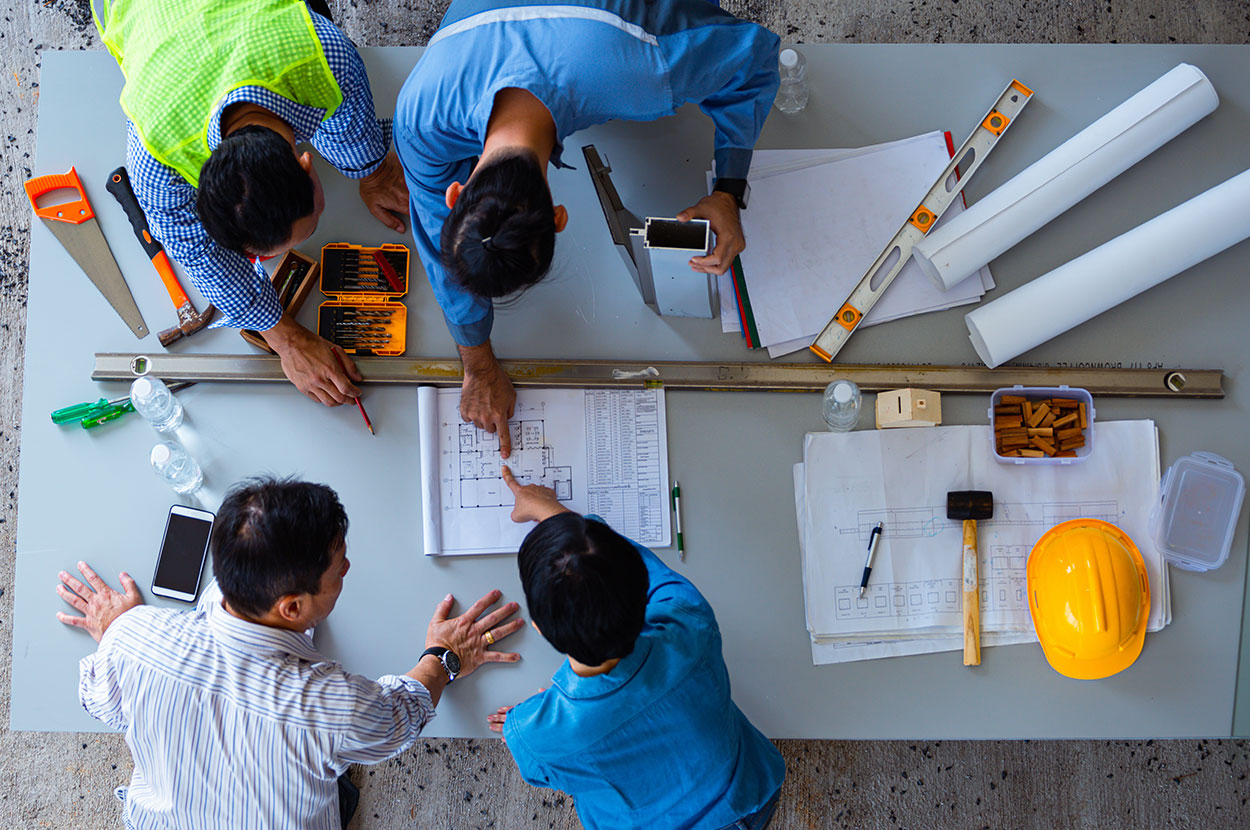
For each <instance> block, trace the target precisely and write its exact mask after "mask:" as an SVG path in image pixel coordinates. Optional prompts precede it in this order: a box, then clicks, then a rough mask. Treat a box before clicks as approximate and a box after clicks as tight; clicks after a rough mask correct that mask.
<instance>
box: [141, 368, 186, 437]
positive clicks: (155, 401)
mask: <svg viewBox="0 0 1250 830" xmlns="http://www.w3.org/2000/svg"><path fill="white" fill-rule="evenodd" d="M130 402H131V403H132V404H134V407H135V412H138V413H139V414H140V415H142V416H143V417H144V418H147V419H148V423H150V424H151V425H152V428H153V429H155V430H156V431H157V432H170V431H172V430H175V429H177V428H178V427H180V426H182V404H181V403H179V402H178V399H177V398H175V397H174V393H173V392H170V391H169V387H168V386H166V385H165V381H163V380H161V379H160V378H149V377H142V378H138V379H137V380H135V382H134V383H132V384H130Z"/></svg>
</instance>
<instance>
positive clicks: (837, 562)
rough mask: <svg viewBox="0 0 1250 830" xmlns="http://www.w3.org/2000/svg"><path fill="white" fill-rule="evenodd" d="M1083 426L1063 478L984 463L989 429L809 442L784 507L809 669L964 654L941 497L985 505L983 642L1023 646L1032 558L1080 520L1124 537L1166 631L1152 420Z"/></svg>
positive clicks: (1156, 619) (1058, 473)
mask: <svg viewBox="0 0 1250 830" xmlns="http://www.w3.org/2000/svg"><path fill="white" fill-rule="evenodd" d="M1094 429H1095V430H1096V438H1097V443H1096V450H1095V451H1094V452H1093V453H1092V454H1091V455H1090V457H1089V459H1088V460H1087V461H1085V462H1083V463H1081V464H1075V465H1071V466H1065V467H1059V466H1054V467H1045V466H1034V465H1019V466H1017V465H1005V464H1000V463H998V462H996V461H994V460H993V458H992V455H991V451H990V437H989V427H938V428H934V429H925V430H897V431H891V432H881V431H860V432H853V433H847V434H831V433H823V434H811V435H808V436H807V440H806V442H805V448H804V463H803V464H802V465H799V469H796V475H795V496H796V508H797V512H798V514H799V516H800V517H801V518H800V523H799V534H800V537H801V548H802V554H803V584H804V598H805V604H806V610H807V622H808V629H809V634H810V635H811V639H812V643H813V657H814V658H815V659H816V662H822V663H823V662H840V661H841V660H846V659H865V658H867V657H884V656H893V655H896V654H908V653H920V652H926V651H933V650H945V649H946V648H951V649H957V648H960V647H962V640H961V639H960V638H959V637H958V636H957V635H958V634H959V632H960V631H961V629H962V620H961V617H960V606H961V595H960V588H959V562H960V551H961V538H962V537H961V523H960V522H956V521H951V520H949V519H947V518H946V508H945V505H946V493H947V491H949V490H972V489H976V490H990V491H991V492H993V494H994V517H993V519H991V520H988V521H983V522H978V523H977V525H978V531H979V543H978V553H979V554H980V569H979V576H980V582H981V626H982V631H983V632H984V633H985V634H986V642H987V644H992V643H993V642H994V641H995V640H997V639H998V638H999V637H1000V636H1001V637H1002V638H1003V640H1002V641H1004V642H1019V641H1020V636H1023V637H1025V638H1028V639H1032V638H1033V628H1032V621H1031V620H1030V618H1029V612H1028V606H1027V603H1026V601H1025V565H1026V563H1027V561H1028V556H1029V552H1030V550H1031V549H1032V547H1033V544H1034V543H1035V542H1036V541H1037V540H1038V539H1039V538H1040V537H1041V536H1042V534H1043V533H1045V532H1046V531H1047V530H1049V529H1050V528H1051V527H1053V526H1054V525H1056V524H1059V523H1060V522H1063V521H1067V520H1068V519H1074V518H1082V517H1085V518H1095V519H1102V520H1104V521H1108V522H1111V523H1113V524H1115V525H1117V526H1119V527H1120V528H1121V529H1123V530H1124V531H1125V532H1126V533H1128V535H1129V536H1130V537H1131V538H1132V539H1133V540H1134V542H1135V543H1136V544H1137V547H1138V549H1139V551H1140V552H1141V554H1142V558H1143V559H1144V561H1145V563H1146V570H1147V573H1148V577H1149V580H1150V589H1151V610H1150V617H1149V620H1148V630H1151V631H1157V630H1159V629H1160V628H1162V627H1163V626H1165V625H1167V623H1168V622H1170V620H1171V601H1170V591H1169V585H1168V578H1167V569H1166V568H1165V567H1164V562H1163V559H1162V556H1161V555H1160V553H1159V551H1158V550H1157V548H1156V547H1155V545H1154V542H1153V541H1152V539H1151V537H1150V534H1149V532H1148V530H1147V525H1148V514H1149V511H1150V507H1151V506H1152V505H1153V503H1154V500H1155V498H1156V494H1157V492H1158V485H1159V450H1158V435H1157V431H1156V429H1155V426H1154V423H1153V422H1151V421H1119V422H1099V423H1097V424H1096V425H1095V427H1094ZM878 521H880V522H882V523H883V533H882V536H881V541H880V543H879V547H878V551H877V558H876V562H875V563H874V567H873V572H872V577H871V579H870V581H869V584H868V590H867V592H866V594H865V596H864V597H863V598H861V597H860V596H859V581H860V575H861V573H862V569H863V566H864V559H865V557H866V554H867V543H868V538H869V533H870V531H871V529H872V527H873V526H874V525H875V524H876V523H877V522H878ZM1013 635H1016V636H1013ZM939 640H945V641H946V642H945V644H944V645H943V646H942V647H939V646H938V645H937V642H936V641H939ZM839 652H844V653H839Z"/></svg>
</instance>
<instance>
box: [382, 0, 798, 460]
mask: <svg viewBox="0 0 1250 830" xmlns="http://www.w3.org/2000/svg"><path fill="white" fill-rule="evenodd" d="M777 44H778V39H777V36H776V35H774V34H772V33H771V32H769V31H768V30H767V29H764V28H762V27H760V26H758V25H756V24H753V23H748V22H746V21H742V20H738V19H737V18H735V17H733V16H732V15H730V14H728V13H726V12H722V11H721V10H720V9H719V8H716V6H715V5H713V4H712V3H709V2H707V0H668V2H663V3H652V2H641V0H572V1H571V2H567V3H563V4H561V5H545V4H539V3H538V2H537V1H536V0H535V1H534V2H525V0H454V2H453V3H452V4H451V6H450V8H449V9H448V10H447V15H446V16H445V17H444V18H443V22H442V25H441V27H440V28H439V30H438V32H437V33H436V34H435V35H434V37H433V38H431V40H430V43H429V46H428V47H427V48H426V51H425V54H424V55H423V56H422V58H421V60H420V61H419V62H418V63H417V65H416V67H415V68H414V69H413V71H412V74H411V75H409V77H408V80H407V82H406V83H405V84H404V87H403V89H402V90H401V91H400V94H399V100H398V102H397V104H396V112H395V146H396V149H397V151H398V153H399V159H400V162H401V163H402V164H403V167H404V174H405V177H406V180H407V183H408V190H409V193H410V199H409V204H410V208H411V212H412V231H413V236H414V237H415V240H416V244H417V249H418V252H419V253H420V256H421V261H422V263H423V264H424V266H425V269H426V273H427V275H428V276H429V279H430V283H431V285H432V286H433V288H434V296H435V298H436V299H437V300H438V303H439V305H440V306H441V307H442V310H443V315H444V317H445V318H446V320H447V325H448V328H449V329H450V330H451V334H452V337H453V339H454V340H455V341H456V344H457V347H458V348H459V351H460V357H461V360H462V361H463V363H464V370H465V379H464V387H463V394H462V396H461V406H460V414H461V416H462V417H463V418H464V419H465V420H466V421H472V422H473V423H474V424H476V425H477V426H479V427H481V428H482V429H485V430H487V431H489V432H496V431H497V432H498V433H499V435H500V450H501V452H502V454H503V456H504V457H505V458H507V457H508V454H509V451H510V449H511V448H510V445H509V443H510V442H509V437H508V430H507V429H506V428H505V426H506V423H507V419H508V416H509V415H510V414H511V413H512V409H513V405H514V403H515V400H516V392H515V391H514V390H513V388H512V384H511V382H510V381H509V380H508V378H507V376H506V375H505V374H504V373H503V371H502V370H501V369H500V367H499V364H498V362H497V361H496V359H495V356H494V353H493V351H492V349H491V345H490V333H491V326H492V322H493V314H492V305H491V298H492V297H499V296H506V295H507V294H510V293H513V292H515V291H516V290H518V289H521V288H524V287H526V286H528V285H531V284H533V283H534V282H536V281H538V280H539V279H541V278H542V276H543V274H544V273H545V272H546V269H547V267H548V266H549V265H550V261H551V250H552V247H553V243H554V235H555V233H556V232H558V231H560V230H562V229H563V227H564V225H565V223H566V222H567V219H568V214H567V212H566V211H565V209H564V207H563V206H556V205H553V204H552V201H551V194H550V189H549V188H548V187H547V186H546V175H547V165H548V164H549V163H550V164H553V165H555V166H556V167H567V166H568V165H566V164H564V162H563V160H562V157H563V152H564V146H563V143H562V142H563V140H564V138H565V137H566V136H568V135H570V134H571V133H574V132H577V131H578V130H582V129H585V128H587V127H590V126H592V125H595V124H601V123H603V122H605V121H610V120H613V119H631V120H636V121H650V120H654V119H657V118H662V117H663V116H666V115H671V114H672V113H674V112H675V111H676V110H677V108H678V107H680V106H681V105H682V104H684V103H686V102H696V103H698V104H699V105H700V107H701V108H702V109H703V111H704V112H706V113H707V114H708V115H709V116H710V117H711V118H712V121H713V122H714V123H715V125H716V134H715V161H716V172H717V175H718V176H719V177H720V178H719V179H718V180H717V183H716V187H715V192H713V193H712V194H711V195H709V196H707V197H705V198H703V199H701V200H699V202H698V203H697V204H695V205H694V206H692V207H690V208H687V209H686V210H684V211H682V212H681V213H680V214H679V218H682V219H685V220H689V219H694V218H703V219H708V220H709V221H710V222H711V225H712V230H713V231H714V232H715V233H716V238H717V241H716V247H715V249H714V250H713V251H712V253H711V254H710V255H709V256H706V257H696V258H694V259H693V260H691V267H692V268H694V270H696V271H702V272H705V273H724V272H725V270H726V269H727V268H728V267H729V266H730V264H731V263H732V262H733V258H734V256H735V255H737V254H738V253H739V252H740V251H741V250H742V249H743V248H744V247H745V243H744V240H743V235H742V225H741V222H740V220H739V215H738V211H739V210H740V208H741V207H744V206H745V198H746V178H745V177H746V175H747V170H748V168H749V167H750V163H751V153H752V148H753V147H754V146H755V141H756V139H757V138H758V137H759V133H760V130H761V129H762V128H763V126H764V119H765V118H766V117H767V115H768V112H769V108H770V107H771V105H772V101H773V97H774V96H775V94H776V90H777V84H778V75H777ZM522 182H523V184H522ZM465 203H470V204H469V206H468V207H466V205H465ZM449 217H451V218H450V220H449ZM448 263H450V264H451V267H450V268H449V267H448Z"/></svg>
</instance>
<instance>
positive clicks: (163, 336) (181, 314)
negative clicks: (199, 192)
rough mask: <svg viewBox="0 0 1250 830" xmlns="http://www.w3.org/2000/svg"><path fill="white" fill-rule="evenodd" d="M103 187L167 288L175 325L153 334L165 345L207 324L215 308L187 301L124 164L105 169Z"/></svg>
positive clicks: (193, 332)
mask: <svg viewBox="0 0 1250 830" xmlns="http://www.w3.org/2000/svg"><path fill="white" fill-rule="evenodd" d="M105 189H107V190H108V192H109V193H112V194H113V198H115V199H116V200H117V201H118V203H119V204H120V205H121V206H122V210H124V211H126V218H127V219H129V220H130V227H132V228H134V232H135V237H136V238H138V240H139V244H140V245H142V246H143V251H144V253H146V254H147V255H148V259H150V260H152V266H153V267H154V268H156V273H157V274H159V275H160V277H161V282H162V283H164V284H165V290H166V291H168V292H169V299H170V300H172V301H173V304H174V308H175V309H177V311H178V325H176V326H172V327H170V328H167V329H165V330H164V331H162V332H159V333H158V334H157V335H156V336H157V337H158V338H160V341H161V345H162V346H166V347H168V346H169V344H171V343H173V342H174V341H176V340H181V339H182V338H184V337H189V336H191V335H192V334H195V333H196V332H197V331H199V330H200V329H202V328H204V327H205V326H207V325H208V324H209V323H210V322H211V321H212V319H213V315H214V314H216V313H217V309H215V308H213V307H212V306H211V305H210V306H209V307H208V308H206V309H204V313H203V314H200V313H199V312H197V311H196V310H195V306H193V305H191V300H190V299H188V298H187V292H185V291H183V290H182V283H180V282H179V281H178V275H177V274H175V273H174V266H173V265H172V264H171V263H170V261H169V257H168V256H167V255H166V254H165V247H164V246H163V245H161V243H160V242H158V241H157V240H156V237H154V236H152V231H151V230H150V229H149V228H148V219H147V217H146V216H144V215H143V208H141V207H140V206H139V200H138V199H137V198H135V192H134V190H133V189H132V188H131V186H130V176H128V175H127V174H126V168H125V167H119V168H117V169H116V170H114V171H113V172H112V173H109V180H108V184H106V185H105Z"/></svg>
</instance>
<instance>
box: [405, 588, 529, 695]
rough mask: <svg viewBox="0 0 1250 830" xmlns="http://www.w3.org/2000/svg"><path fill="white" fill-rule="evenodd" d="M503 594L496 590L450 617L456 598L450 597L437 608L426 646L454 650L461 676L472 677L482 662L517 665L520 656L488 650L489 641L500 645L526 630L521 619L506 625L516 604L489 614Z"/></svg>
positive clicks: (449, 595)
mask: <svg viewBox="0 0 1250 830" xmlns="http://www.w3.org/2000/svg"><path fill="white" fill-rule="evenodd" d="M502 596H503V592H501V591H499V590H494V591H491V592H490V593H488V594H487V595H486V596H484V597H482V598H481V599H479V600H478V601H477V602H475V603H473V604H472V605H470V606H469V609H468V610H467V611H465V612H464V613H463V614H461V615H460V616H458V617H449V616H448V615H449V614H450V613H451V607H452V605H453V604H455V601H456V598H455V597H453V596H452V595H451V594H448V595H447V596H446V597H444V598H443V601H442V602H440V603H439V604H438V606H437V607H436V608H435V609H434V617H433V619H431V620H430V625H429V627H428V628H427V629H426V633H425V646H426V648H429V647H430V646H442V647H443V648H448V649H451V650H452V651H454V652H455V653H456V656H457V657H459V658H460V676H461V677H463V676H464V675H466V674H470V673H471V672H472V671H473V670H474V669H476V668H477V667H478V666H480V665H482V664H483V663H515V662H516V661H518V660H520V659H521V655H519V654H517V653H516V652H511V651H495V650H494V649H491V648H489V646H490V645H491V642H490V641H488V639H487V636H486V635H487V634H488V633H489V634H490V638H489V640H493V641H494V642H496V643H497V642H499V641H500V640H502V639H503V638H504V637H507V636H508V635H510V634H515V633H516V632H517V631H520V630H521V629H522V628H524V627H525V620H523V619H520V618H519V617H518V618H517V619H515V620H511V621H509V622H504V620H507V619H508V617H511V616H512V615H513V614H515V613H516V612H517V611H518V610H520V608H521V606H520V605H518V604H517V603H515V602H509V603H505V604H504V605H502V606H500V607H499V608H496V609H495V610H493V611H491V612H490V613H487V609H489V608H490V607H491V606H492V605H494V604H495V603H496V602H498V601H499V598H500V597H502Z"/></svg>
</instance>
